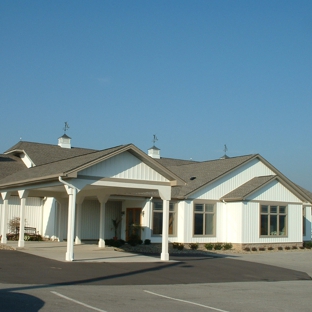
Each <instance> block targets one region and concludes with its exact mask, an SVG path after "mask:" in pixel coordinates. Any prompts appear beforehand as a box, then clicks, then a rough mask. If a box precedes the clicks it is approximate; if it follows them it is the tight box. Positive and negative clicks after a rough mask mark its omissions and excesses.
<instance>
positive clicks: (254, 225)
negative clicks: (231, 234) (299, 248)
mask: <svg viewBox="0 0 312 312" xmlns="http://www.w3.org/2000/svg"><path fill="white" fill-rule="evenodd" d="M285 204H287V203H285ZM259 209H260V208H259V203H256V202H247V203H245V205H244V207H243V224H244V228H243V237H242V243H245V244H247V243H260V244H268V243H288V242H291V243H293V242H302V205H300V204H289V205H288V216H287V224H288V228H287V234H288V235H287V237H278V236H271V237H260V210H259Z"/></svg>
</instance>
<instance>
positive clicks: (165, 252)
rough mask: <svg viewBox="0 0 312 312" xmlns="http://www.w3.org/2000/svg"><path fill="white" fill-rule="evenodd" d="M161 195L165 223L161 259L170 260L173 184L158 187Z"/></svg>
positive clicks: (163, 225)
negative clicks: (170, 208) (170, 219)
mask: <svg viewBox="0 0 312 312" xmlns="http://www.w3.org/2000/svg"><path fill="white" fill-rule="evenodd" d="M158 192H159V195H160V197H161V199H162V200H163V223H162V241H161V254H160V260H162V261H168V260H169V248H168V244H169V241H168V238H169V201H170V199H171V186H163V187H160V188H159V189H158Z"/></svg>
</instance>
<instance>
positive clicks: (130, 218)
mask: <svg viewBox="0 0 312 312" xmlns="http://www.w3.org/2000/svg"><path fill="white" fill-rule="evenodd" d="M141 212H142V208H127V214H126V216H127V218H126V240H129V239H130V236H132V235H136V236H137V237H138V238H140V239H141Z"/></svg>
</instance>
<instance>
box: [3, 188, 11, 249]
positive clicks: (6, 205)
mask: <svg viewBox="0 0 312 312" xmlns="http://www.w3.org/2000/svg"><path fill="white" fill-rule="evenodd" d="M1 196H2V199H3V206H2V216H1V229H2V232H1V236H2V237H1V243H2V244H6V243H7V237H6V234H7V230H8V210H9V197H10V193H8V192H3V193H1Z"/></svg>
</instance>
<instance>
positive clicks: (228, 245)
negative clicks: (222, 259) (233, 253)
mask: <svg viewBox="0 0 312 312" xmlns="http://www.w3.org/2000/svg"><path fill="white" fill-rule="evenodd" d="M232 248H233V245H232V244H231V243H224V244H223V249H224V250H229V249H232Z"/></svg>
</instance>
